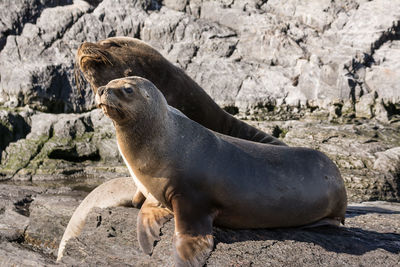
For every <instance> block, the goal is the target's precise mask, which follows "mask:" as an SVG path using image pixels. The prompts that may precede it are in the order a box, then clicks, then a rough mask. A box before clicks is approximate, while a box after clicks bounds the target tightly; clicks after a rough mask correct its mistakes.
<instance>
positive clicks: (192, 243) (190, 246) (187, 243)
mask: <svg viewBox="0 0 400 267" xmlns="http://www.w3.org/2000/svg"><path fill="white" fill-rule="evenodd" d="M172 206H173V210H174V218H175V235H174V258H175V264H176V266H203V265H204V264H205V263H206V261H207V259H208V257H209V256H210V253H211V251H212V249H213V247H214V238H213V235H212V223H213V220H214V217H215V216H214V215H213V214H207V212H202V207H198V206H197V205H191V204H190V203H188V201H187V200H184V201H183V200H182V199H181V200H175V201H173V202H172Z"/></svg>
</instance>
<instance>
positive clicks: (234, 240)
mask: <svg viewBox="0 0 400 267" xmlns="http://www.w3.org/2000/svg"><path fill="white" fill-rule="evenodd" d="M136 216H137V210H136V209H133V208H113V209H105V210H100V209H95V210H93V211H92V212H91V213H90V215H89V218H88V221H87V223H86V225H85V227H84V229H83V232H82V234H81V235H80V237H79V239H75V238H74V239H71V241H70V242H68V244H67V246H66V253H65V255H66V256H65V257H64V258H63V259H62V263H63V264H66V265H76V264H78V263H79V264H93V263H95V264H97V265H107V264H110V263H111V262H112V263H113V264H117V265H131V264H134V265H138V266H142V265H155V264H157V265H163V266H164V265H172V264H173V258H172V238H173V221H172V222H169V223H167V224H166V225H165V226H164V227H163V228H162V233H163V234H162V236H161V240H160V241H159V242H158V243H157V244H156V246H155V249H154V252H153V254H152V256H148V255H145V254H144V253H143V252H141V250H140V248H139V246H138V242H137V237H136V226H135V225H136ZM399 218H400V206H399V205H398V204H386V203H381V202H376V203H366V204H352V205H350V206H349V209H348V212H347V220H346V227H341V228H329V227H328V228H315V229H276V230H272V229H271V230H263V229H260V230H230V229H223V228H217V227H214V236H215V244H216V245H215V248H214V250H213V252H212V253H211V256H210V258H209V259H208V260H207V266H226V265H241V266H242V265H246V266H247V265H255V266H270V265H271V266H272V265H295V264H299V262H301V264H302V265H304V266H315V265H318V264H323V265H340V264H345V265H348V266H358V265H359V264H368V265H369V264H379V265H384V266H394V265H396V264H397V263H398V253H399V252H400V237H399V236H400V235H399V234H400V232H399V231H398V229H399V226H400V225H399V221H400V220H399ZM293 251H296V253H293Z"/></svg>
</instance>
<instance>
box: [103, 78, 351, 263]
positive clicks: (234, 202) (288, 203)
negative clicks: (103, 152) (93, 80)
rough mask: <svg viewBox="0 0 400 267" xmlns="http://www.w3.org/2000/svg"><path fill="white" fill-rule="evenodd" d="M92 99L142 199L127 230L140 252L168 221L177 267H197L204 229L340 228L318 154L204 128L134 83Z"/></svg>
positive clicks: (336, 187) (332, 171) (340, 193)
mask: <svg viewBox="0 0 400 267" xmlns="http://www.w3.org/2000/svg"><path fill="white" fill-rule="evenodd" d="M96 102H97V104H98V105H99V106H100V107H101V108H102V109H103V111H104V113H105V114H106V115H107V116H109V117H110V118H111V119H112V121H113V123H114V126H115V129H116V136H117V142H118V146H119V149H120V152H121V155H122V157H123V158H124V161H125V163H126V164H127V166H128V169H129V171H130V172H131V174H132V176H133V177H134V179H137V181H136V184H137V185H138V186H139V189H140V191H141V192H143V193H144V194H145V196H146V201H145V202H144V204H143V206H142V208H141V210H140V212H139V215H138V224H137V225H138V229H137V230H138V239H139V243H140V246H141V247H142V249H143V250H144V252H146V253H149V254H150V253H151V252H152V249H153V244H154V241H155V240H157V239H158V238H159V233H160V228H161V226H162V225H163V223H165V222H166V221H167V220H169V219H170V218H171V217H172V216H173V217H174V218H175V235H174V256H175V261H176V263H177V265H178V266H201V265H203V264H204V263H205V261H206V259H207V257H208V256H209V254H210V252H211V250H212V248H213V236H212V226H213V224H216V225H219V226H224V227H229V228H274V227H295V226H304V225H309V224H318V222H321V221H325V222H326V223H331V224H334V225H339V223H340V222H344V217H345V211H346V206H347V197H346V190H345V187H344V183H343V180H342V178H341V175H340V173H339V170H338V169H337V167H336V166H335V164H334V163H333V162H332V161H331V160H330V159H329V158H328V157H327V156H325V155H324V154H323V153H321V152H318V151H316V150H313V149H308V148H291V147H287V146H270V145H266V144H260V143H255V142H250V141H246V140H242V139H238V138H234V137H230V136H225V135H221V134H219V133H216V132H213V131H211V130H209V129H207V128H205V127H203V126H201V125H200V124H198V123H196V122H194V121H192V120H190V119H188V118H187V117H185V116H183V115H181V114H180V113H179V112H178V111H174V110H173V109H172V108H171V107H169V106H168V104H167V102H166V100H165V98H164V97H163V95H162V94H161V93H160V92H159V91H158V90H157V88H156V87H155V86H154V85H153V84H152V83H151V82H150V81H148V80H146V79H143V78H140V77H129V78H123V79H117V80H113V81H111V82H109V83H108V84H107V86H103V87H100V88H98V91H97V94H96ZM160 203H161V204H160Z"/></svg>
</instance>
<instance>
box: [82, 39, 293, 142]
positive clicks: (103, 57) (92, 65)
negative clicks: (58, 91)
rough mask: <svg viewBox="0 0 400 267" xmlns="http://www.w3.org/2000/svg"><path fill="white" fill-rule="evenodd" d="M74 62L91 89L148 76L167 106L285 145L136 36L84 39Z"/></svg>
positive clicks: (233, 132) (237, 133)
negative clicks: (223, 103) (218, 100)
mask: <svg viewBox="0 0 400 267" xmlns="http://www.w3.org/2000/svg"><path fill="white" fill-rule="evenodd" d="M76 65H77V66H76V68H75V70H76V73H75V74H76V75H75V78H76V80H77V84H78V85H79V84H80V82H79V81H80V77H81V76H80V73H79V70H80V71H81V72H82V73H83V75H84V77H85V78H86V80H88V81H89V83H90V85H91V87H92V89H93V91H94V93H96V92H97V89H98V88H99V87H100V86H102V85H106V84H107V83H108V82H109V81H111V80H113V79H117V78H123V77H127V76H133V75H135V76H140V77H143V78H146V79H148V80H150V81H151V82H152V83H153V84H154V85H155V86H156V87H157V88H158V89H159V90H160V91H161V92H162V93H163V95H164V97H165V98H166V99H167V102H168V104H169V105H170V106H173V107H175V108H177V109H179V110H180V111H182V112H183V113H184V114H185V115H186V116H188V117H189V118H190V119H192V120H194V121H196V122H198V123H200V124H201V125H203V126H205V127H207V128H209V129H211V130H213V131H216V132H219V133H222V134H226V135H230V136H234V137H238V138H241V139H246V140H251V141H254V142H259V143H267V144H271V145H286V144H285V143H283V142H282V141H280V140H279V139H277V138H275V137H273V136H271V135H268V134H267V133H265V132H263V131H260V130H258V129H256V128H255V127H253V126H250V125H248V124H246V123H245V122H243V121H241V120H238V119H236V118H235V117H233V116H232V115H230V114H229V113H227V112H225V111H224V110H223V109H221V108H220V107H219V106H218V105H217V104H216V103H215V102H214V101H213V100H212V99H211V97H210V96H209V95H208V94H207V93H206V92H205V91H204V90H203V89H202V88H201V87H200V86H199V85H198V84H197V83H196V82H195V81H193V80H192V79H191V78H190V77H189V76H188V75H186V74H185V72H184V71H183V70H181V69H180V68H178V67H176V66H174V65H173V64H172V63H171V62H169V61H168V60H167V59H166V58H164V57H163V56H162V55H161V54H160V53H159V52H158V51H157V50H155V49H154V48H152V47H151V46H149V45H147V44H146V43H144V42H142V41H140V40H138V39H135V38H130V37H112V38H108V39H105V40H102V41H99V42H97V43H89V42H85V43H83V44H82V45H81V46H80V47H79V49H78V51H77V57H76ZM232 75H234V74H232Z"/></svg>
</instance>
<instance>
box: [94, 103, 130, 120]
mask: <svg viewBox="0 0 400 267" xmlns="http://www.w3.org/2000/svg"><path fill="white" fill-rule="evenodd" d="M97 107H98V108H101V110H102V111H103V112H104V114H105V115H106V116H108V117H111V118H116V117H117V118H119V119H123V118H124V117H125V115H124V113H123V112H122V110H121V109H120V108H117V107H115V106H113V105H109V104H104V103H99V104H98V105H97Z"/></svg>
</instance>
